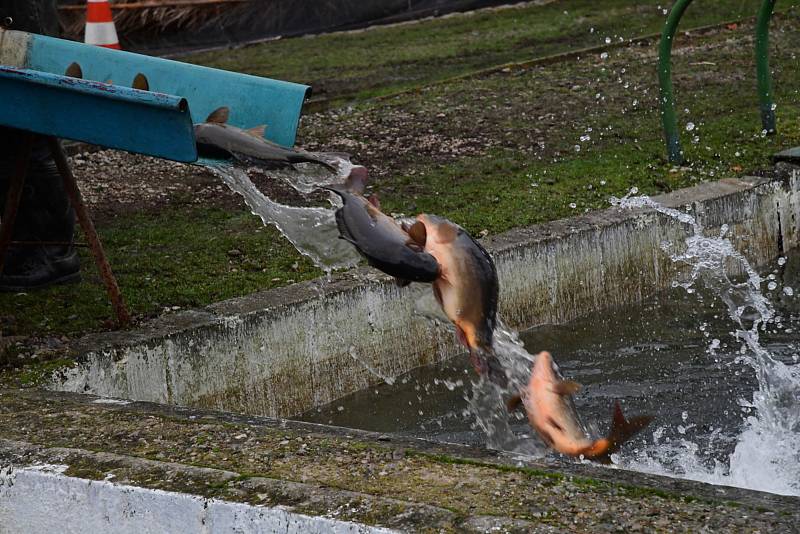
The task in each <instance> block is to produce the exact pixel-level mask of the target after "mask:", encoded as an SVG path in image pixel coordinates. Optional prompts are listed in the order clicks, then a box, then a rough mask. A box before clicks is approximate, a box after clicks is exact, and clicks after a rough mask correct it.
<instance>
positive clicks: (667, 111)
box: [658, 0, 692, 165]
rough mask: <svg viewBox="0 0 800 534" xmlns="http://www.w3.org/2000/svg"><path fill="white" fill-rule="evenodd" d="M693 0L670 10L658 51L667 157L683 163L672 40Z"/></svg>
mask: <svg viewBox="0 0 800 534" xmlns="http://www.w3.org/2000/svg"><path fill="white" fill-rule="evenodd" d="M691 3H692V0H678V1H677V2H675V5H674V6H672V10H671V11H670V12H669V16H668V17H667V22H666V24H665V25H664V30H663V31H662V32H661V43H660V44H659V51H658V82H659V97H660V99H661V102H660V104H661V123H662V124H663V125H664V139H665V141H666V144H667V157H668V158H669V162H670V163H674V164H676V165H681V164H683V162H684V161H685V160H684V157H683V150H682V149H681V139H680V134H679V133H678V121H677V119H676V118H675V105H674V102H673V100H674V97H673V94H672V41H673V38H674V37H675V30H676V29H677V27H678V23H679V22H680V20H681V17H682V16H683V12H684V11H686V8H687V7H688V6H689V4H691Z"/></svg>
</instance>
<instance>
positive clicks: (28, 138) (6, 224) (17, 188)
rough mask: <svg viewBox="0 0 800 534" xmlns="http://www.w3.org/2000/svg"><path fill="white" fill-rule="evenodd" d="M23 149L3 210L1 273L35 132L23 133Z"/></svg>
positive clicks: (28, 164) (0, 247) (0, 237)
mask: <svg viewBox="0 0 800 534" xmlns="http://www.w3.org/2000/svg"><path fill="white" fill-rule="evenodd" d="M22 135H23V139H22V150H21V151H20V153H19V155H17V161H16V166H15V167H14V175H13V176H12V177H11V182H10V183H9V184H8V193H7V195H6V206H5V210H4V211H3V218H2V220H0V223H2V224H0V274H2V272H3V267H4V266H5V261H6V253H7V252H8V247H9V246H10V245H11V234H12V233H13V232H14V222H15V221H16V219H17V211H18V210H19V203H20V200H22V189H23V188H24V187H25V177H26V176H27V174H28V167H29V166H30V163H31V162H30V159H31V150H33V134H32V133H29V132H25V133H23V134H22Z"/></svg>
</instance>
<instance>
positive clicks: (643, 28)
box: [0, 0, 800, 365]
mask: <svg viewBox="0 0 800 534" xmlns="http://www.w3.org/2000/svg"><path fill="white" fill-rule="evenodd" d="M693 7H694V6H693ZM756 8H757V2H750V1H747V2H744V1H743V2H710V3H708V5H704V6H703V10H692V9H690V10H689V11H688V12H687V19H686V20H685V21H684V22H683V26H682V27H684V28H686V27H689V26H690V25H693V24H707V23H711V22H717V21H722V20H729V19H733V18H737V17H740V16H741V15H742V14H750V13H754V12H755V11H756ZM564 9H565V8H564V6H563V5H561V4H560V3H556V4H551V5H547V6H543V7H528V8H525V9H513V10H508V11H500V12H490V13H482V14H479V15H474V16H472V17H462V18H459V17H455V18H452V19H444V20H432V21H425V22H422V23H420V24H418V25H415V26H400V27H395V28H385V29H375V30H371V31H369V32H364V33H358V34H344V35H330V36H321V37H314V38H303V39H293V40H286V41H278V42H275V43H270V44H266V45H261V46H259V47H251V48H247V49H244V50H241V51H236V52H220V53H218V54H216V55H215V56H203V58H197V61H201V60H202V61H203V62H205V63H208V64H213V65H217V66H219V65H223V64H225V65H227V66H232V67H236V68H244V67H243V65H244V64H246V63H249V62H252V61H254V60H252V59H247V58H245V56H241V58H244V59H241V58H240V55H241V54H248V55H251V56H252V57H257V58H260V60H261V61H262V62H263V65H264V66H263V69H262V68H261V67H259V69H261V70H253V72H258V73H260V74H269V75H272V76H276V77H282V78H287V79H293V80H298V81H315V80H317V79H328V78H330V79H331V80H339V81H340V82H342V83H343V84H344V85H346V86H348V87H352V91H350V92H347V91H345V92H341V93H337V94H339V95H345V94H347V95H350V96H349V97H348V98H350V97H353V98H356V97H357V98H359V99H360V98H364V97H365V96H368V95H370V94H374V92H391V91H395V90H396V89H398V88H401V87H407V86H408V85H412V86H414V87H416V88H417V90H415V91H410V92H407V93H404V94H400V95H397V96H394V97H392V98H388V99H377V100H376V99H366V100H360V101H359V102H358V103H357V104H355V105H354V106H350V107H345V108H337V109H334V110H329V111H326V112H324V113H319V114H313V115H310V116H307V117H306V118H305V119H304V121H303V123H302V125H301V131H300V141H301V143H302V144H303V145H305V146H308V147H311V148H320V149H321V148H325V149H329V150H337V149H339V150H346V151H351V152H352V153H353V154H354V158H355V159H356V160H357V161H358V162H360V163H363V164H366V165H367V166H368V167H369V168H370V169H371V171H373V176H374V180H373V183H372V189H373V191H375V192H377V193H378V194H379V196H380V197H381V200H382V203H383V206H384V209H385V211H387V212H395V213H405V214H407V215H413V214H416V213H419V212H432V213H437V214H440V215H443V216H446V217H449V218H451V219H452V220H454V221H456V222H458V223H460V224H462V225H463V226H464V227H465V228H467V229H468V230H469V231H471V232H473V233H475V234H481V233H486V232H488V233H496V232H502V231H504V230H507V229H510V228H513V227H518V226H523V225H527V224H532V223H537V222H543V221H547V220H553V219H557V218H561V217H565V216H570V215H574V214H579V213H582V212H584V211H586V210H592V209H599V208H603V207H606V206H607V205H608V202H607V199H608V197H609V196H611V195H621V194H624V193H625V192H627V191H628V190H629V189H630V188H631V187H634V186H635V187H637V188H638V189H639V190H640V191H641V192H643V193H656V192H660V191H668V190H671V189H675V188H679V187H683V186H686V185H691V184H694V183H697V182H699V181H703V180H711V179H717V178H720V177H727V176H735V175H739V174H743V173H747V172H752V171H756V170H759V169H764V168H767V167H769V166H770V156H771V155H772V154H773V153H774V152H775V151H777V150H778V149H780V148H785V147H789V146H796V145H798V144H800V122H799V121H798V119H799V118H800V106H799V105H798V87H800V69H797V50H798V49H800V25H798V23H797V20H796V17H795V15H796V9H795V8H791V7H790V8H786V9H787V12H786V13H785V14H783V15H776V17H775V20H774V21H773V30H772V36H771V44H772V50H773V53H772V57H771V64H772V67H773V71H774V85H775V101H776V102H777V103H778V109H777V115H778V121H779V122H778V132H779V133H778V134H777V135H775V136H763V135H762V134H761V131H760V130H761V127H760V122H759V118H758V107H757V99H756V92H755V79H754V78H755V76H754V65H753V38H752V35H753V26H752V24H745V25H739V26H737V27H731V28H727V29H721V30H718V31H713V32H707V33H704V34H697V35H691V36H681V37H680V38H679V39H678V40H677V42H676V44H675V48H676V50H675V57H674V62H673V68H674V72H675V88H676V99H677V109H678V113H679V119H680V127H681V131H682V134H683V140H684V147H685V149H686V152H687V157H688V160H689V162H690V164H689V165H688V166H686V167H683V168H677V169H676V168H673V167H672V166H671V165H668V164H667V163H666V161H665V156H664V148H663V143H662V133H661V127H660V120H659V112H658V106H657V103H658V96H657V95H658V89H657V82H656V63H655V58H656V53H655V48H656V44H657V43H656V42H650V43H646V44H644V45H641V44H640V45H635V46H632V47H629V48H624V49H614V50H611V51H610V52H609V53H608V56H601V55H599V54H597V55H593V56H592V57H584V58H581V59H579V60H569V61H564V62H559V63H555V64H549V65H546V66H531V67H529V68H522V69H507V70H506V71H499V72H496V73H493V74H489V75H483V76H478V77H472V78H465V79H460V80H454V81H450V82H447V83H442V84H436V85H433V86H426V85H425V84H426V83H427V82H430V81H434V80H436V79H439V78H440V77H442V76H450V75H452V74H460V73H463V72H465V71H467V70H469V69H474V68H478V67H480V68H483V67H486V66H488V65H491V64H496V63H498V62H504V61H510V60H525V59H530V58H532V57H536V56H538V55H541V54H545V53H551V52H554V51H559V50H566V49H571V48H576V47H582V46H586V45H590V44H598V43H600V42H602V41H604V39H605V37H606V36H609V37H612V38H617V36H620V35H621V36H624V37H630V36H633V35H635V34H639V33H643V32H652V31H655V30H657V29H658V27H659V26H660V24H661V23H662V22H663V18H664V14H663V13H662V12H661V11H659V10H657V9H656V4H655V3H652V2H648V3H645V4H642V3H639V2H622V1H619V0H607V1H606V0H604V1H603V2H575V3H571V4H570V7H569V8H568V9H567V11H568V14H567V15H564ZM639 17H641V20H640V18H639ZM570 21H571V22H570ZM642 21H645V22H642ZM570 24H572V25H575V28H572V26H570V28H571V29H569V30H567V29H565V27H566V25H570ZM589 28H595V31H594V32H590V31H589ZM431 35H435V36H436V40H437V42H438V40H439V39H445V38H446V39H445V41H444V42H445V43H446V46H445V45H440V46H436V45H434V44H433V43H432V41H431ZM601 37H602V39H601ZM523 42H530V43H535V44H530V45H525V46H522V45H521V44H520V43H523ZM380 43H383V44H380ZM470 43H471V44H470ZM542 43H546V46H545V44H542ZM401 52H402V54H401ZM398 54H401V55H398ZM248 57H250V56H248ZM237 58H238V59H237ZM279 58H283V59H279ZM237 61H238V62H239V63H235V62H237ZM225 62H233V63H225ZM271 65H280V68H281V69H284V70H274V69H273V67H272V66H271ZM342 65H350V66H351V67H348V69H350V70H348V69H344V68H343V67H342ZM432 65H434V66H436V68H433V67H432ZM401 67H402V68H403V69H407V70H408V71H409V72H413V73H415V75H414V76H413V77H411V78H409V79H407V80H406V79H401V78H402V77H400V78H398V76H397V75H396V69H398V68H401ZM456 67H457V68H456ZM251 70H252V69H251ZM348 72H350V74H348ZM352 73H357V74H352ZM358 73H360V74H358ZM359 76H360V77H362V78H369V80H370V83H373V82H374V84H375V87H372V86H370V87H367V88H365V87H363V84H361V83H360V82H358V81H357V78H358V77H359ZM326 77H327V78H326ZM398 79H399V80H400V81H399V82H398ZM337 83H338V82H337ZM353 95H356V96H353ZM690 122H691V123H692V125H693V128H692V127H691V126H690V124H689V123H690ZM154 186H155V187H157V186H158V184H154ZM98 227H99V231H100V234H101V237H102V239H103V241H104V243H105V246H106V249H107V252H108V254H109V257H110V260H111V265H112V266H113V268H114V270H115V272H116V274H117V276H118V278H119V281H120V285H121V287H122V291H123V294H124V296H125V298H126V300H127V302H128V305H129V306H130V308H131V309H132V311H133V312H134V314H135V315H136V317H137V319H139V320H141V319H142V318H145V317H149V316H153V315H157V314H159V313H162V312H164V310H165V309H166V308H169V309H172V308H174V307H176V306H177V307H182V308H185V307H196V306H203V305H205V304H208V303H211V302H213V301H217V300H221V299H225V298H229V297H233V296H237V295H243V294H247V293H250V292H253V291H256V290H261V289H268V288H270V287H275V286H280V285H285V284H288V283H292V282H293V281H300V280H304V279H308V278H312V277H315V276H317V275H319V274H320V272H319V271H318V270H316V269H315V268H313V266H311V265H310V263H309V262H307V261H306V260H304V258H303V257H302V256H300V255H299V254H297V253H296V252H295V251H294V250H293V249H292V248H291V246H290V245H289V243H288V242H287V241H285V240H284V239H282V238H281V237H280V236H279V235H278V233H277V232H276V231H275V230H274V229H272V228H263V227H261V224H260V221H259V220H258V219H257V218H256V217H253V216H252V215H250V214H249V213H248V212H247V211H246V210H245V209H244V207H243V206H242V205H239V206H238V207H231V206H230V203H228V204H224V203H215V201H214V200H213V199H210V200H209V202H208V204H204V205H202V204H197V203H194V204H187V203H181V202H169V201H168V202H165V203H163V204H162V205H160V206H159V207H158V209H148V210H142V212H141V213H137V212H136V211H135V210H131V211H130V212H129V213H125V214H123V215H120V216H119V217H115V218H112V219H109V220H107V221H101V224H98ZM83 265H84V270H83V273H84V275H83V276H84V281H83V282H82V283H81V284H79V285H77V286H76V285H70V286H63V287H55V288H51V289H47V290H45V291H40V292H31V293H26V294H6V295H3V296H2V297H0V318H2V320H1V321H0V327H2V334H3V335H4V336H20V337H19V338H12V339H13V342H12V343H11V344H8V343H6V345H5V348H6V356H5V358H6V359H7V360H8V361H7V362H6V363H10V364H12V365H17V364H18V363H19V361H20V360H19V357H18V356H19V355H18V353H20V352H24V346H25V343H26V341H25V339H24V338H25V337H27V336H34V337H54V336H55V337H58V336H63V335H70V336H71V335H77V334H81V333H84V332H88V331H92V330H100V329H105V328H110V327H112V325H113V323H112V322H111V321H110V318H111V308H110V306H109V304H108V303H107V300H106V297H105V292H104V288H103V286H102V285H101V284H100V281H99V277H98V276H97V274H96V271H95V269H94V268H93V264H92V262H91V259H90V258H89V257H88V256H87V255H86V254H84V255H83ZM6 339H8V338H6ZM17 343H18V344H19V346H18V345H17ZM20 347H23V349H21V348H20ZM2 361H3V360H2V359H0V362H2Z"/></svg>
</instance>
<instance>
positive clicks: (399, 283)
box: [394, 277, 411, 287]
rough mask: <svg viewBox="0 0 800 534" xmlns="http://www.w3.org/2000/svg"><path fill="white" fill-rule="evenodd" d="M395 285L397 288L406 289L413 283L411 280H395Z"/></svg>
mask: <svg viewBox="0 0 800 534" xmlns="http://www.w3.org/2000/svg"><path fill="white" fill-rule="evenodd" d="M394 283H395V285H396V286H397V287H406V286H407V285H409V284H410V283H411V280H405V279H403V278H397V277H395V278H394Z"/></svg>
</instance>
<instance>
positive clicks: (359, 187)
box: [325, 167, 439, 286]
mask: <svg viewBox="0 0 800 534" xmlns="http://www.w3.org/2000/svg"><path fill="white" fill-rule="evenodd" d="M366 180H367V169H365V168H364V167H353V169H352V170H351V171H350V175H349V176H348V178H347V181H346V182H345V183H344V184H341V185H331V186H326V187H325V189H328V190H330V191H333V192H334V193H336V194H337V195H339V196H340V197H341V199H342V202H343V203H344V205H343V206H342V207H341V208H340V209H338V210H337V211H336V224H337V226H338V228H339V234H340V237H341V238H342V239H344V240H345V241H347V242H349V243H350V244H352V245H353V246H354V247H355V248H356V249H357V250H358V251H359V252H360V253H361V255H362V256H364V258H366V260H367V262H368V263H369V264H370V265H372V266H373V267H375V268H376V269H379V270H380V271H383V272H384V273H386V274H388V275H390V276H393V277H395V279H396V280H397V282H398V285H401V286H405V285H408V284H409V283H410V282H433V281H434V280H436V277H437V276H439V264H438V263H437V261H436V259H435V258H434V257H433V256H431V255H430V254H428V253H426V252H424V251H423V247H424V246H425V233H424V231H425V228H424V226H422V225H421V224H420V223H416V224H415V225H414V226H412V227H411V228H409V229H408V231H406V230H405V229H403V228H402V227H401V226H400V224H398V223H397V221H395V220H394V219H393V218H392V217H389V216H388V215H386V214H384V213H383V212H382V211H381V210H380V205H379V203H378V201H377V199H376V198H375V197H370V199H369V200H368V199H366V198H364V196H363V192H364V186H365V183H366ZM420 241H421V242H420Z"/></svg>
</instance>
